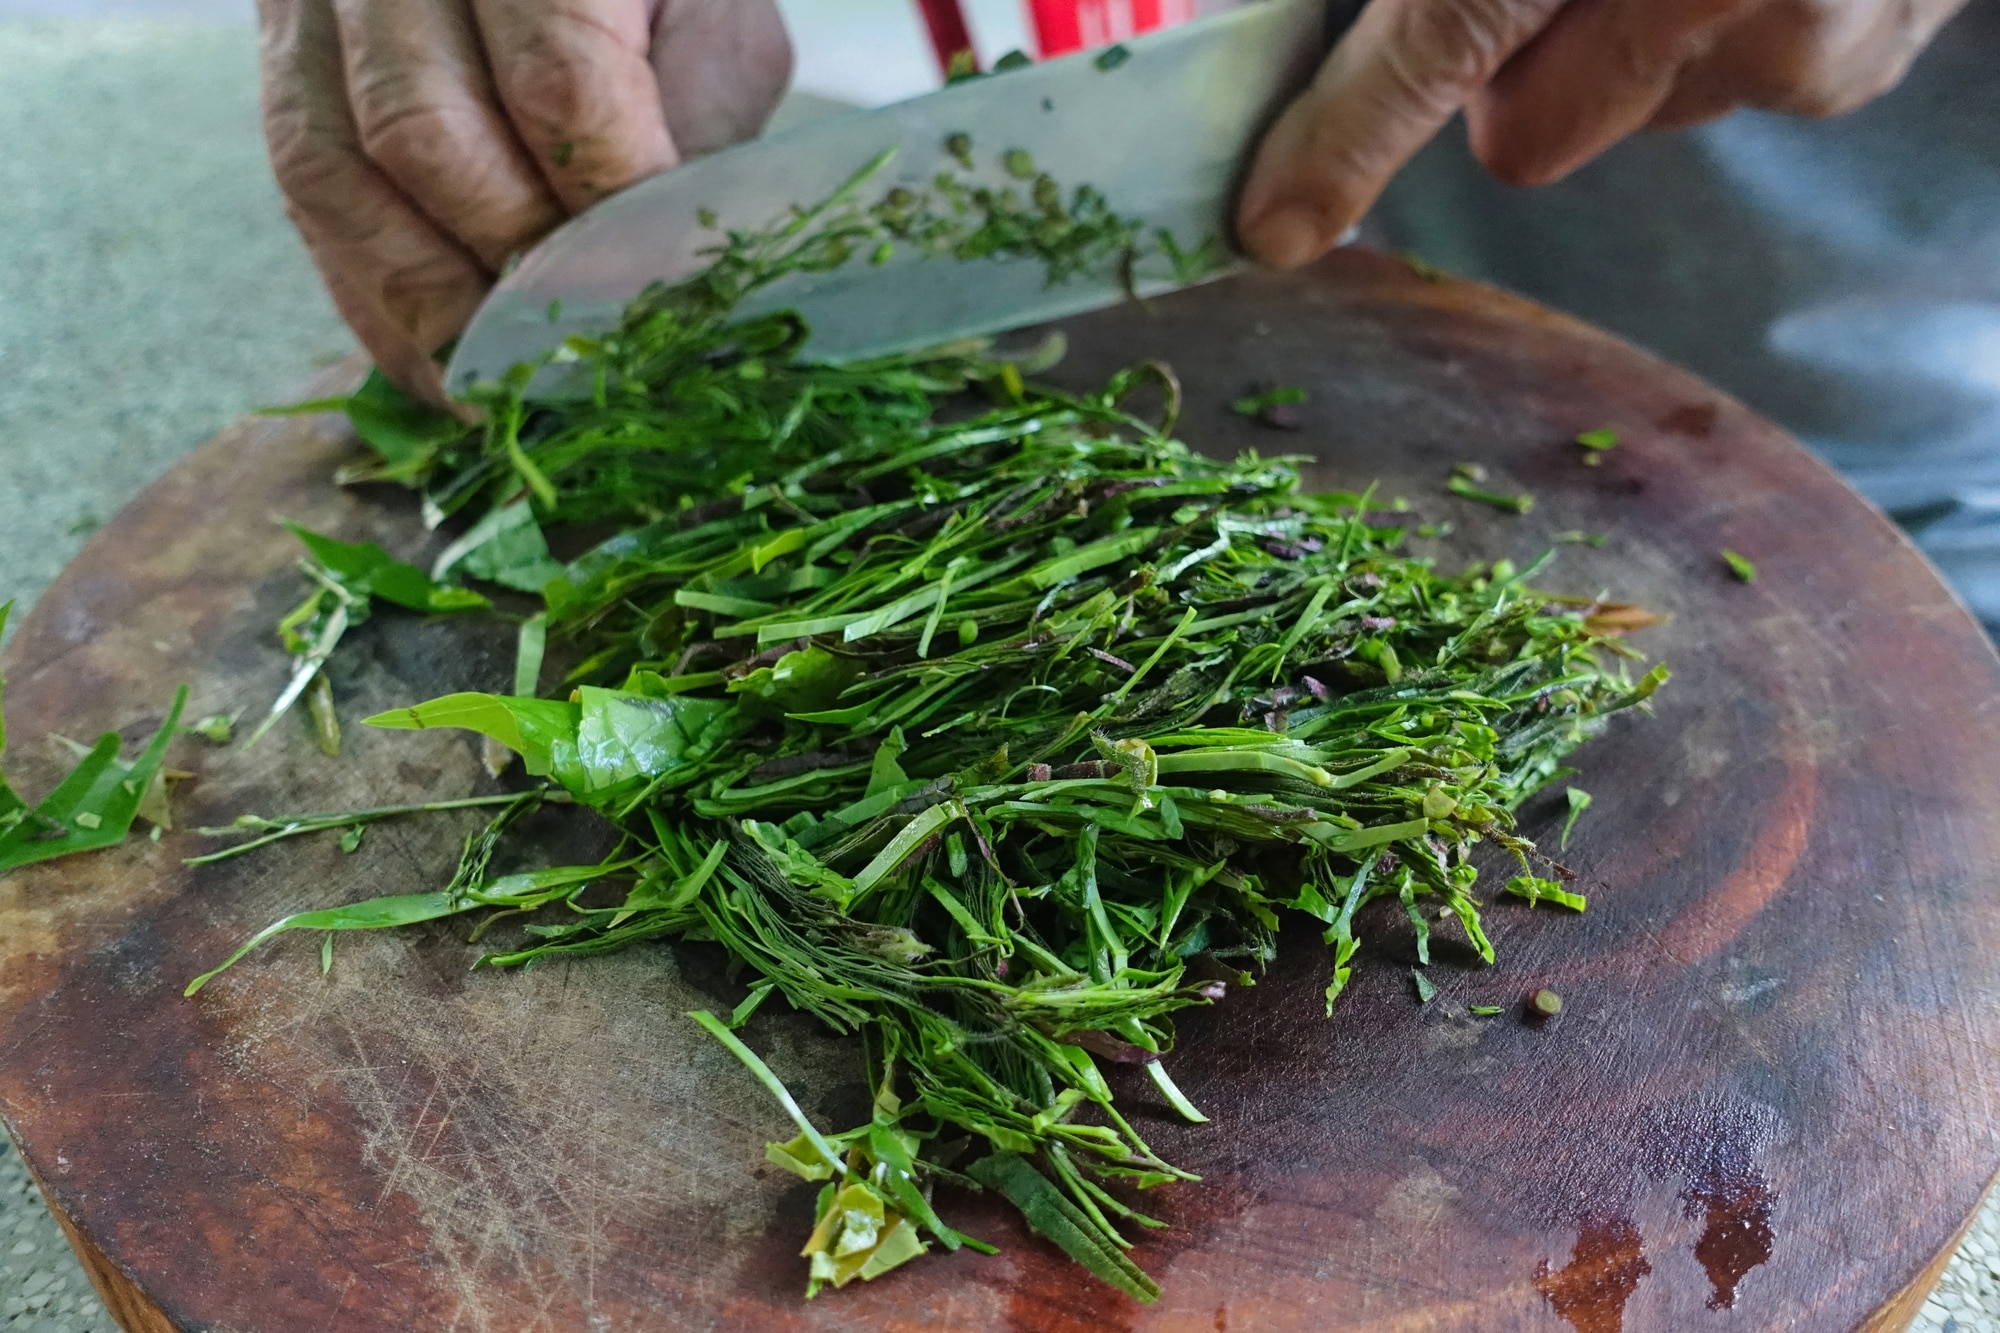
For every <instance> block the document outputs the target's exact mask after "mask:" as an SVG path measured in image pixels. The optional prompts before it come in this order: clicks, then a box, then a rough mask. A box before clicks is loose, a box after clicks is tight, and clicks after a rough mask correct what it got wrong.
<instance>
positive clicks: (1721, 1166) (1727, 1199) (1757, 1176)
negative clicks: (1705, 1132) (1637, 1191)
mask: <svg viewBox="0 0 2000 1333" xmlns="http://www.w3.org/2000/svg"><path fill="white" fill-rule="evenodd" d="M1776 1199H1777V1196H1776V1195H1775V1194H1774V1193H1773V1192H1772V1190H1771V1187H1770V1185H1769V1183H1768V1182H1766V1181H1765V1179H1764V1173H1763V1172H1762V1171H1759V1170H1758V1169H1757V1168H1756V1166H1755V1165H1753V1164H1751V1163H1748V1162H1741V1161H1738V1162H1727V1161H1725V1162H1718V1163H1714V1164H1712V1165H1711V1166H1710V1167H1709V1169H1707V1170H1704V1171H1703V1172H1701V1173H1700V1174H1699V1175H1698V1176H1696V1178H1694V1179H1693V1180H1690V1181H1689V1182H1688V1186H1687V1188H1686V1189H1684V1190H1682V1191H1681V1200H1682V1202H1683V1203H1684V1204H1686V1206H1687V1215H1688V1216H1689V1217H1696V1216H1699V1215H1701V1214H1702V1213H1706V1214H1707V1223H1706V1225H1705V1226H1704V1228H1703V1230H1702V1233H1701V1239H1700V1240H1698V1241H1696V1242H1695V1244H1694V1257H1695V1258H1697V1259H1699V1260H1700V1261H1701V1266H1702V1268H1703V1269H1704V1270H1706V1272H1707V1273H1708V1282H1709V1286H1710V1287H1712V1288H1713V1289H1714V1290H1713V1291H1712V1292H1711V1293H1710V1295H1709V1298H1708V1308H1709V1309H1711V1310H1727V1309H1730V1308H1732V1307H1733V1306H1734V1305H1735V1304H1736V1288H1737V1285H1738V1284H1739V1283H1741V1282H1742V1281H1743V1278H1744V1275H1745V1274H1747V1273H1749V1271H1750V1270H1751V1269H1753V1268H1756V1267H1757V1266H1758V1265H1760V1264H1762V1263H1764V1262H1765V1261H1767V1260H1768V1259H1770V1257H1771V1240H1772V1232H1771V1205H1772V1204H1773V1203H1774V1202H1775V1201H1776Z"/></svg>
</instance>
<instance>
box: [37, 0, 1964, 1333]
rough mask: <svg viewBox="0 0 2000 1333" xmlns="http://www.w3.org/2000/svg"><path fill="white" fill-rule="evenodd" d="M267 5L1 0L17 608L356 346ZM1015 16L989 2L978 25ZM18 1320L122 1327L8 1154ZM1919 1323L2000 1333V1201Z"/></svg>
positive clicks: (823, 84) (1937, 1330) (889, 44)
mask: <svg viewBox="0 0 2000 1333" xmlns="http://www.w3.org/2000/svg"><path fill="white" fill-rule="evenodd" d="M786 8H787V12H788V15H789V16H790V18H791V19H792V21H793V24H794V27H795V29H798V30H799V31H800V36H801V45H802V46H804V45H811V46H814V47H815V48H816V49H817V50H818V51H820V52H822V53H823V54H822V56H821V57H820V58H819V59H818V61H817V62H816V63H815V64H813V65H808V66H807V69H808V70H813V69H817V70H818V71H819V72H820V74H821V77H819V78H818V79H817V80H816V84H817V86H819V87H820V88H821V89H822V90H823V91H827V92H833V93H843V94H847V95H849V96H863V95H866V94H867V93H868V92H869V91H870V90H869V89H867V88H862V87H859V86H858V85H857V86H856V87H852V88H850V87H848V86H847V85H846V84H843V83H842V82H841V76H842V70H843V68H845V66H843V64H842V61H841V59H840V52H841V51H845V50H859V49H863V48H865V49H867V50H868V51H869V53H870V59H871V60H873V61H874V62H875V64H876V68H875V70H874V71H873V73H874V74H875V75H878V76H881V77H887V78H890V79H891V81H892V82H894V81H898V80H900V81H902V82H917V81H920V80H921V79H923V78H924V77H926V75H925V73H924V65H923V61H922V55H921V49H920V48H912V46H911V43H912V42H913V41H914V40H915V35H914V32H913V31H908V30H906V29H909V28H910V26H911V25H910V23H909V20H908V16H907V15H906V14H905V13H903V12H902V10H901V9H900V8H899V7H896V6H895V5H894V4H893V0H788V3H787V5H786ZM248 11H249V0H0V71H4V72H5V78H4V79H0V144H4V145H6V150H5V152H4V153H0V601H6V600H7V599H9V598H14V599H18V600H19V601H20V602H21V603H22V605H23V606H25V605H26V604H28V603H30V602H32V601H33V600H34V598H35V597H36V596H37V595H38V594H39V593H40V592H41V591H42V589H43V588H45V587H46V586H47V585H48V583H49V581H50V580H51V579H53V578H54V577H55V575H56V573H57V571H59V570H60V569H61V568H62V566H63V564H64V563H65V562H67V561H68V560H69V559H70V557H71V556H72V555H74V554H75V552H76V550H77V549H78V548H79V547H80V546H81V545H82V543H83V541H84V539H85V538H86V537H87V536H88V534H89V532H90V530H91V529H92V528H93V527H95V525H96V524H97V523H98V522H100V521H102V519H103V518H105V517H107V516H109V515H110V514H112V513H114V512H116V511H117V509H118V508H119V507H120V506H122V505H123V504H124V503H125V502H126V501H128V500H129V499H131V498H132V496H133V495H135V494H137V492H138V491H139V490H140V489H142V488H143V487H144V486H145V485H146V484H147V483H148V482H150V481H151V480H153V478H155V477H156V476H158V475H159V474H160V473H161V472H163V471H165V470H166V469H167V468H168V467H170V466H171V465H172V464H173V463H174V461H175V460H176V459H178V458H179V457H180V456H181V455H182V454H183V453H184V452H185V451H186V450H188V449H190V448H192V447H193V446H194V445H195V444H197V443H199V442H200V441H201V440H203V439H205V438H206V437H207V436H209V435H211V434H213V433H214V432H215V431H216V430H217V429H219V428H220V427H221V426H223V425H225V424H226V423H227V422H229V421H230V420H232V419H233V418H235V417H236V416H238V415H240V414H241V413H242V412H244V411H245V410H247V409H248V408H251V407H253V406H256V405H258V404H260V403H267V402H273V401H280V400H282V398H283V396H284V395H285V393H286V392H287V390H288V389H289V388H290V387H291V386H293V385H295V384H297V383H298V382H299V381H300V380H302V379H303V378H304V377H305V376H306V375H307V374H309V373H310V372H311V371H312V370H313V369H314V368H315V367H317V366H319V365H323V364H325V363H326V362H328V361H330V360H332V359H335V358H338V357H340V356H342V355H344V354H345V353H346V352H348V351H349V350H351V348H352V346H353V343H352V339H351V338H350V337H349V336H348V334H347V333H346V331H345V330H344V329H343V328H342V327H341V326H340V323H339V321H338V320H337V319H336V318H335V317H334V314H333V311H332V309H331V308H330V306H329V305H328V303H327V300H326V298H325V296H324V294H323V293H322V292H321V291H320V288H319V285H318V283H317V281H316V280H315V278H314V276H313V273H312V269H311V265H310V264H309V263H308V262H307V260H306V257H305V255H304V252H303V251H302V249H301V248H300V246H299V244H298V242H297V240H296V239H295V238H294V237H293V235H292V232H291V230H290V228H289V226H288V225H287V224H286V222H285V220H284V216H283V214H282V212H281V211H280V209H279V206H278V200H277V196H276V193H275V191H274V190H273V188H272V186H271V184H270V180H269V176H268V174H267V172H266V171H265V168H264V163H263V156H262V144H261V142H260V140H259V138H258V134H257V128H256V118H255V101H256V92H255V79H256V70H255V47H254V39H253V37H252V35H251V33H250V30H249V28H248V26H247V22H246V19H247V14H248ZM134 15H143V16H145V17H143V18H136V17H134ZM995 15H1001V16H1002V17H1003V18H1004V15H1003V14H1002V10H1001V9H999V8H996V6H995V5H994V4H992V3H989V2H987V0H982V2H981V3H980V4H978V5H977V6H975V22H978V21H980V20H981V18H982V17H984V18H986V19H987V21H988V22H992V23H998V21H999V20H997V19H995V18H994V17H993V16H995ZM52 16H53V17H52ZM871 22H873V23H875V24H876V25H877V26H878V27H880V28H882V29H883V32H882V33H881V34H874V33H873V30H872V29H870V28H869V24H870V23H871ZM864 30H867V31H864ZM1015 30H1018V29H1017V28H1016V29H1015ZM822 37H823V38H824V40H820V39H821V38H822ZM864 37H865V38H866V39H867V40H865V41H864ZM878 38H879V39H878ZM857 43H859V44H860V45H857ZM1002 44H1003V45H1004V44H1011V43H1006V42H1004V41H1003V43H1002ZM885 51H887V52H888V53H889V54H888V56H884V55H883V52H885ZM913 52H914V53H913ZM885 62H886V63H885ZM876 82H879V79H877V80H876ZM877 91H878V92H879V90H877ZM892 91H896V92H901V91H907V90H906V89H903V88H902V87H901V86H900V83H899V84H898V86H897V88H895V89H894V90H892ZM0 1327H4V1328H6V1329H9V1330H21V1331H22V1333H110V1331H111V1330H112V1329H113V1328H114V1327H115V1325H114V1324H113V1323H112V1321H111V1319H110V1317H109V1315H108V1314H106V1312H105V1310H104V1309H103V1307H102V1306H101V1305H100V1304H99V1303H98V1302H97V1300H96V1298H95V1296H94V1294H93V1293H92V1292H91V1289H90V1284H89V1281H88V1280H87V1279H86V1278H85V1277H84V1275H83V1272H82V1269H81V1268H80V1267H79V1266H78V1265H77V1263H76V1261H75V1259H74V1257H73V1256H72V1255H71V1254H70V1252H69V1248H68V1246H67V1244H66V1243H65V1242H64V1240H63V1237H62V1233H61V1232H60V1230H58V1229H57V1227H56V1225H55V1222H54V1221H53V1220H52V1219H51V1218H50V1217H49V1215H48V1213H47V1211H46V1209H44V1208H43V1206H42V1202H41V1199H40V1197H39V1195H38V1194H37V1193H36V1191H35V1188H34V1186H33V1184H32V1183H31V1182H30V1181H29V1180H28V1177H27V1173H26V1171H25V1170H24V1169H23V1167H22V1165H21V1163H20V1160H19V1159H18V1158H17V1157H16V1156H15V1155H14V1152H13V1150H12V1148H11V1146H0ZM1914 1327H1915V1328H1916V1329H1918V1330H1919V1331H1920V1333H1975V1330H1976V1331H1977V1333H2000V1207H1995V1206H1992V1205H1989V1206H1988V1208H1987V1209H1986V1210H1985V1211H1984V1212H1983V1213H1982V1214H1981V1216H1980V1218H1979V1220H1978V1222H1977V1224H1976V1225H1975V1227H1974V1228H1973V1230H1972V1232H1971V1234H1970V1236H1969V1238H1968V1240H1967V1242H1966V1244H1965V1246H1964V1248H1963V1249H1962V1250H1961V1251H1960V1253H1959V1254H1958V1256H1957V1257H1956V1258H1955V1259H1954V1261H1953V1262H1952V1264H1951V1266H1950V1267H1949V1268H1948V1269H1947V1270H1946V1272H1945V1275H1944V1279H1943V1281H1942V1282H1941V1283H1940V1285H1939V1287H1938V1290H1937V1292H1936V1294H1935V1295H1934V1296H1933V1297H1932V1298H1931V1299H1930V1301H1929V1302H1928V1303H1926V1305H1925V1306H1924V1309H1923V1312H1922V1314H1921V1315H1920V1316H1919V1317H1918V1319H1917V1322H1916V1324H1915V1326H1914Z"/></svg>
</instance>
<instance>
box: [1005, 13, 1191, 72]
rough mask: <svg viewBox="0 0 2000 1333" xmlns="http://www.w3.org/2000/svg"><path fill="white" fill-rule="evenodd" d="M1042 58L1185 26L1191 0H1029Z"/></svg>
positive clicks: (1036, 42)
mask: <svg viewBox="0 0 2000 1333" xmlns="http://www.w3.org/2000/svg"><path fill="white" fill-rule="evenodd" d="M1028 10H1029V14H1030V16H1031V17H1032V18H1033V19H1034V24H1035V44H1036V46H1038V47H1039V48H1040V50H1041V54H1042V58H1043V59H1047V58H1048V57H1050V56H1059V55H1063V54H1064V53H1066V52H1069V51H1077V50H1082V49H1084V48H1086V47H1092V46H1108V45H1110V44H1111V43H1112V42H1122V41H1124V40H1125V39H1126V38H1127V37H1136V36H1137V35H1138V34H1140V33H1142V32H1151V31H1153V29H1155V28H1165V27H1169V26H1171V25H1173V24H1176V23H1185V22H1187V20H1189V19H1191V18H1193V17H1194V0H1028Z"/></svg>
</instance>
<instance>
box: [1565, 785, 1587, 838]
mask: <svg viewBox="0 0 2000 1333" xmlns="http://www.w3.org/2000/svg"><path fill="white" fill-rule="evenodd" d="M1564 794H1565V797H1566V799H1567V800H1568V801H1569V818H1568V819H1565V820H1564V821H1563V831H1562V843H1561V845H1562V846H1563V847H1568V846H1569V833H1570V830H1571V829H1573V828H1575V827H1576V821H1577V817H1578V816H1579V815H1581V814H1582V813H1583V812H1584V811H1585V810H1588V809H1589V808H1590V793H1589V792H1587V791H1585V790H1583V788H1581V787H1569V788H1565V789H1564Z"/></svg>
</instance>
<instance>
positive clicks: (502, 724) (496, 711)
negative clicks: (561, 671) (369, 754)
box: [364, 694, 582, 778]
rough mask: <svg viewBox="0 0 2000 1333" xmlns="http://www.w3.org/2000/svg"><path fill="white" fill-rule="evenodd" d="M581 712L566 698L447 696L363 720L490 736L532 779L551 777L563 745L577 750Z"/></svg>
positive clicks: (404, 728)
mask: <svg viewBox="0 0 2000 1333" xmlns="http://www.w3.org/2000/svg"><path fill="white" fill-rule="evenodd" d="M581 713H582V710H581V709H580V708H579V707H578V706H577V705H575V704H573V703H570V702H568V701H567V700H561V699H518V698H511V697H509V696H506V695H500V694H447V695H445V696H443V697H442V698H438V699H432V700H430V701H429V702H427V703H421V704H414V705H412V706H410V707H408V708H394V709H391V710H390V711H388V712H386V713H377V714H376V715H375V716H374V717H371V718H367V719H365V720H364V725H366V726H371V727H384V728H387V729H389V730H392V731H421V730H423V729H425V728H427V727H463V728H465V730H467V731H476V732H478V733H479V734H480V735H482V736H491V737H492V738H493V739H494V740H496V741H499V742H500V743H501V744H502V745H504V746H506V747H507V748H508V749H510V750H512V751H513V752H514V753H515V754H518V755H520V756H521V762H522V765H523V767H525V768H526V769H527V770H528V773H529V775H530V776H532V777H538V778H539V777H547V776H548V775H549V773H550V771H551V767H552V765H553V764H554V762H555V752H556V749H557V747H559V746H567V747H568V748H567V753H570V754H573V753H574V752H575V748H576V731H577V723H578V720H579V718H580V716H581Z"/></svg>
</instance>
